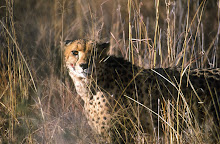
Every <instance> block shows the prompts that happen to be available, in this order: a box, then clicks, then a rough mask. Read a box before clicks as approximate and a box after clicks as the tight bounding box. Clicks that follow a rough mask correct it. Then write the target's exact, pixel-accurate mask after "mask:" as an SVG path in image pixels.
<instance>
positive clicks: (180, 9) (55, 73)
mask: <svg viewBox="0 0 220 144" xmlns="http://www.w3.org/2000/svg"><path fill="white" fill-rule="evenodd" d="M157 4H158V5H157ZM219 6H220V1H219V0H185V1H183V0H165V1H159V0H46V1H45V0H16V1H13V0H1V1H0V55H1V59H0V143H88V142H91V143H94V139H95V138H96V137H95V136H94V134H93V132H91V130H90V128H89V126H88V124H87V122H86V120H85V117H84V116H83V108H82V102H81V99H80V98H79V97H78V96H77V95H76V92H75V90H74V86H73V83H72V81H71V80H70V78H69V76H68V74H67V72H66V70H65V68H64V67H63V62H62V60H63V56H62V50H63V49H62V47H63V43H62V42H63V41H64V40H67V39H80V38H89V39H93V40H97V41H110V42H111V47H110V48H111V49H110V52H109V53H110V54H112V55H116V56H122V57H124V58H125V59H128V60H129V61H132V62H133V63H134V64H136V65H139V66H143V67H145V68H154V67H181V66H183V67H186V66H188V65H190V67H192V68H214V67H219V65H220V64H219V62H220V61H219V57H220V52H219V33H220V24H219V18H220V10H219ZM205 135H206V133H205V134H204V135H203V136H204V137H205ZM204 137H202V138H204ZM204 139H208V135H206V137H205V138H204ZM192 141H193V140H191V142H192ZM207 142H208V140H207Z"/></svg>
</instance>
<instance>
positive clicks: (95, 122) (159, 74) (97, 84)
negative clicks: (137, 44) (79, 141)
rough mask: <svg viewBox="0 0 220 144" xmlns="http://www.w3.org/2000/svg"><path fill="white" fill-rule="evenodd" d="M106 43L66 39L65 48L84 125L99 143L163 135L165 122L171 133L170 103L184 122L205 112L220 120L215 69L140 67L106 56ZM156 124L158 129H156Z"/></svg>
mask: <svg viewBox="0 0 220 144" xmlns="http://www.w3.org/2000/svg"><path fill="white" fill-rule="evenodd" d="M109 45H110V44H109V43H101V44H100V43H97V42H95V41H92V40H82V39H80V40H75V41H73V40H67V41H66V42H65V51H64V57H65V66H66V67H67V69H68V71H69V75H70V77H71V78H72V80H73V82H74V85H75V89H76V92H77V94H78V95H79V96H80V97H81V98H82V100H83V102H84V111H85V115H86V118H87V119H88V123H89V125H90V126H91V128H92V129H93V131H94V132H96V133H97V134H98V135H100V137H101V139H103V143H133V142H134V141H135V142H136V143H148V142H149V141H148V139H147V138H146V137H145V135H161V132H160V131H163V130H164V129H166V128H167V127H165V126H164V125H169V126H168V127H171V128H172V129H173V130H174V131H175V126H176V125H174V127H172V126H170V124H169V118H167V119H165V118H164V117H163V118H162V115H164V114H166V113H167V112H168V111H169V108H168V109H166V108H167V107H168V106H171V107H174V108H173V109H175V110H173V113H175V114H177V112H176V111H178V115H179V117H178V118H179V121H181V122H182V123H183V125H186V123H187V122H186V121H189V120H190V119H194V121H198V124H200V123H202V122H200V121H204V119H205V118H206V117H207V115H211V116H210V117H212V118H213V119H215V120H216V123H218V122H219V121H218V120H219V111H220V110H219V109H220V106H219V102H220V101H219V100H220V98H219V96H220V82H219V80H220V69H219V68H215V69H191V70H189V69H184V70H181V69H179V68H155V69H144V68H142V67H138V66H136V65H132V64H131V63H130V62H128V61H126V60H124V59H123V58H118V57H115V56H109V55H108V54H107V52H108V48H109ZM175 105H178V107H177V106H175ZM176 109H179V110H176ZM181 110H182V111H181ZM210 112H211V113H210ZM211 121H212V120H211ZM162 124H164V125H162ZM161 125H162V126H161ZM193 125H196V123H194V124H193ZM155 127H160V128H158V129H159V130H158V132H155ZM183 127H184V126H183ZM181 128H182V127H181ZM181 128H179V129H181ZM218 130H219V127H218V129H217V130H216V131H218ZM190 134H191V133H190ZM216 141H217V140H216Z"/></svg>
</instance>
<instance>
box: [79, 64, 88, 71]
mask: <svg viewBox="0 0 220 144" xmlns="http://www.w3.org/2000/svg"><path fill="white" fill-rule="evenodd" d="M80 67H81V68H82V69H83V70H85V69H87V68H88V64H80Z"/></svg>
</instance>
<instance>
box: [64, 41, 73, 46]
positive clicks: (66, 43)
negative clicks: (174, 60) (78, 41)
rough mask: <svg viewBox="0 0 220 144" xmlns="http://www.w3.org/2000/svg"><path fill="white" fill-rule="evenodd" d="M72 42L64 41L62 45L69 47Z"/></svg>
mask: <svg viewBox="0 0 220 144" xmlns="http://www.w3.org/2000/svg"><path fill="white" fill-rule="evenodd" d="M72 42H73V40H65V41H64V44H65V46H68V45H70V44H71V43H72Z"/></svg>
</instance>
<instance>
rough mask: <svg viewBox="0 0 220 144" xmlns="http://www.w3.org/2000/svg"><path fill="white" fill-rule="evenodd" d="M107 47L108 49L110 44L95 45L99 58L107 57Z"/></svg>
mask: <svg viewBox="0 0 220 144" xmlns="http://www.w3.org/2000/svg"><path fill="white" fill-rule="evenodd" d="M109 47H110V43H109V42H105V43H101V44H100V43H99V44H97V51H98V55H99V56H100V57H106V56H107V53H108V51H109Z"/></svg>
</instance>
